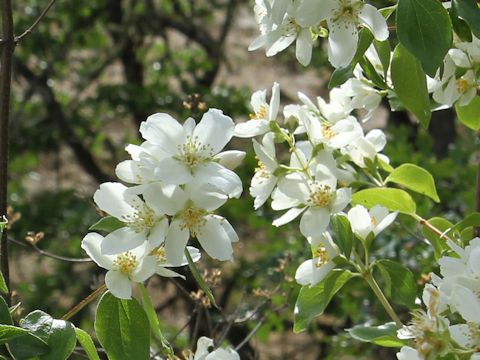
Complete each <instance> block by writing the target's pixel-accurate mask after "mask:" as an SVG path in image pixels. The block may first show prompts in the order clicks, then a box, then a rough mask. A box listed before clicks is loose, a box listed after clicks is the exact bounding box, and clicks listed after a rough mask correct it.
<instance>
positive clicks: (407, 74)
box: [391, 0, 436, 128]
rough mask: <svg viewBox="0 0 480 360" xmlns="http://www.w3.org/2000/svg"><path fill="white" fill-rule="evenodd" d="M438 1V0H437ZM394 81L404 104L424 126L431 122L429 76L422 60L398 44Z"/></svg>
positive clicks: (393, 69) (394, 85) (393, 70)
mask: <svg viewBox="0 0 480 360" xmlns="http://www.w3.org/2000/svg"><path fill="white" fill-rule="evenodd" d="M435 1H436V0H435ZM391 71H392V83H393V88H394V89H395V93H396V94H397V96H398V99H399V100H400V101H401V102H402V104H403V105H404V106H405V108H407V109H408V110H410V111H411V112H412V113H413V114H414V115H415V116H416V117H417V118H418V120H419V121H420V124H422V126H423V127H424V128H427V127H428V124H429V123H430V117H431V111H430V98H429V95H428V89H427V78H426V77H425V73H424V72H423V70H422V67H421V66H420V62H419V61H418V60H417V59H416V58H415V57H414V56H413V55H412V54H410V53H409V52H408V50H407V49H405V48H404V47H403V46H402V45H401V44H398V45H397V47H396V48H395V50H394V52H393V59H392V69H391Z"/></svg>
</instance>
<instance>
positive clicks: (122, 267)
mask: <svg viewBox="0 0 480 360" xmlns="http://www.w3.org/2000/svg"><path fill="white" fill-rule="evenodd" d="M137 265H138V261H137V257H136V256H135V255H133V254H132V253H131V252H130V251H127V252H124V253H123V254H120V255H118V256H117V258H116V259H115V260H114V261H113V266H114V267H115V268H117V269H118V270H119V271H121V272H122V273H124V274H125V275H129V274H131V273H132V272H133V270H135V268H136V267H137Z"/></svg>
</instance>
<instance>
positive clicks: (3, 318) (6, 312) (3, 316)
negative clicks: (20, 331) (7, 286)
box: [0, 296, 13, 325]
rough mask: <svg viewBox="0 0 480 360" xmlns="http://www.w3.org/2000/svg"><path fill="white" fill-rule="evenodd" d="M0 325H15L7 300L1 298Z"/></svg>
mask: <svg viewBox="0 0 480 360" xmlns="http://www.w3.org/2000/svg"><path fill="white" fill-rule="evenodd" d="M0 324H3V325H13V320H12V315H10V309H9V308H8V305H7V303H6V302H5V299H4V298H3V297H1V296H0Z"/></svg>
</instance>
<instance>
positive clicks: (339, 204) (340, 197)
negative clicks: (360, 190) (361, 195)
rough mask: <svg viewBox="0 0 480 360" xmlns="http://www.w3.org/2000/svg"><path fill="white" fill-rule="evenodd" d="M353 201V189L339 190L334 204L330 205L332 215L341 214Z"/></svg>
mask: <svg viewBox="0 0 480 360" xmlns="http://www.w3.org/2000/svg"><path fill="white" fill-rule="evenodd" d="M351 200H352V189H350V188H341V189H338V190H337V193H336V195H335V200H334V201H333V204H331V205H330V211H331V212H332V213H339V212H340V211H342V210H343V209H344V208H345V206H347V205H348V204H349V203H350V201H351Z"/></svg>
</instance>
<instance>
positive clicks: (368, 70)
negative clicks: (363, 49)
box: [359, 56, 389, 90]
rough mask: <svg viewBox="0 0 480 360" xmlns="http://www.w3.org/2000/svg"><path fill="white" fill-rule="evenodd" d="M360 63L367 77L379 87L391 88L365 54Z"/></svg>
mask: <svg viewBox="0 0 480 360" xmlns="http://www.w3.org/2000/svg"><path fill="white" fill-rule="evenodd" d="M359 64H360V66H361V67H362V70H363V71H364V73H365V75H366V76H367V78H368V79H370V80H371V81H372V82H373V83H374V84H375V85H376V86H377V87H379V88H381V89H384V90H386V89H389V86H388V85H387V83H386V82H385V81H384V80H383V79H382V77H381V76H380V75H378V72H377V70H376V69H375V67H374V66H373V64H372V63H371V62H370V60H368V58H367V57H366V56H364V57H363V59H362V60H360V61H359Z"/></svg>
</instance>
